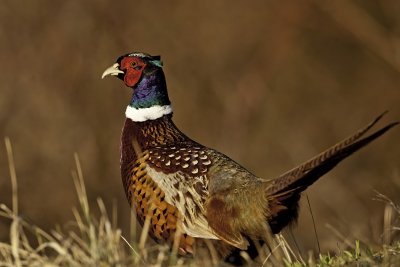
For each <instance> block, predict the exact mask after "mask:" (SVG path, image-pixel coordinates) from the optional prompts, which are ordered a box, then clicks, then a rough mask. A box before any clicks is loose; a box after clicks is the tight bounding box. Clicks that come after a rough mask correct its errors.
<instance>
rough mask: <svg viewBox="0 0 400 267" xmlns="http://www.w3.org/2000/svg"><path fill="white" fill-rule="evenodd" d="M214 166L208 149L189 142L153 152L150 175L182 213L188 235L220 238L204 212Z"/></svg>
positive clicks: (150, 155) (169, 200) (149, 164)
mask: <svg viewBox="0 0 400 267" xmlns="http://www.w3.org/2000/svg"><path fill="white" fill-rule="evenodd" d="M211 163H212V162H211V159H210V158H209V156H208V155H207V153H206V149H205V148H204V147H201V146H194V145H193V144H192V143H186V142H185V143H181V144H179V145H174V146H159V147H154V148H152V149H150V150H149V159H148V165H147V167H146V172H147V174H148V175H149V176H150V177H151V178H152V179H153V181H154V182H156V183H157V185H158V186H159V187H160V189H161V190H162V191H163V192H164V194H165V200H166V202H168V203H169V204H170V205H172V206H175V207H176V208H177V209H178V210H179V212H180V214H181V216H182V218H181V219H182V226H183V230H184V232H185V233H187V234H188V235H190V236H193V237H199V238H207V239H219V238H218V237H217V236H216V235H215V234H214V233H213V231H212V229H211V228H210V227H209V225H208V223H207V220H206V217H205V209H204V203H205V201H206V199H207V198H208V181H209V179H208V177H207V172H208V169H209V166H210V165H211Z"/></svg>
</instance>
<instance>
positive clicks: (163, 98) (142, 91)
mask: <svg viewBox="0 0 400 267" xmlns="http://www.w3.org/2000/svg"><path fill="white" fill-rule="evenodd" d="M170 103H171V102H170V101H169V98H168V92H167V84H166V82H165V77H164V73H163V71H162V69H157V70H155V71H153V72H151V73H144V74H143V77H142V79H141V81H140V82H139V83H138V84H137V85H136V86H135V88H133V95H132V99H131V102H130V104H129V106H131V107H133V108H136V109H142V108H150V107H153V106H165V105H169V104H170Z"/></svg>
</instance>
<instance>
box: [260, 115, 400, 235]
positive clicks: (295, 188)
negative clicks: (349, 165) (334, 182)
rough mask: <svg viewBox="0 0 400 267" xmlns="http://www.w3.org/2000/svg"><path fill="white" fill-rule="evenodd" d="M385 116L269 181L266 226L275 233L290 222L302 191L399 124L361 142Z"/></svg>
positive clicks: (294, 214)
mask: <svg viewBox="0 0 400 267" xmlns="http://www.w3.org/2000/svg"><path fill="white" fill-rule="evenodd" d="M385 113H386V112H385ZM385 113H383V114H381V115H380V116H378V117H377V118H376V119H375V120H373V121H372V122H371V123H370V124H368V125H367V126H366V127H364V128H362V129H361V130H359V131H358V132H357V133H355V134H353V135H352V136H350V137H348V138H347V139H345V140H343V141H342V142H339V143H338V144H336V145H334V146H332V147H330V148H329V149H327V150H325V151H324V152H322V153H320V154H319V155H317V156H315V157H314V158H312V159H310V160H308V161H306V162H305V163H303V164H301V165H299V166H297V167H295V168H294V169H292V170H290V171H288V172H286V173H284V174H282V175H280V176H279V177H278V178H276V179H274V180H272V182H271V185H270V186H269V187H268V188H267V190H266V195H267V198H268V200H269V202H268V203H269V209H270V211H271V217H270V218H269V223H270V226H271V229H272V231H273V232H274V233H277V232H279V231H280V230H281V229H282V228H283V227H285V226H286V225H287V224H288V223H290V222H291V221H292V220H293V219H296V218H297V205H298V204H297V203H298V200H299V198H300V193H301V192H302V191H304V190H305V189H306V188H307V187H308V186H310V185H311V184H312V183H314V182H315V181H316V180H317V179H318V178H320V177H321V176H322V175H324V174H325V173H327V172H328V171H330V170H331V169H332V168H334V167H335V166H336V165H337V164H338V163H339V162H341V161H342V160H343V159H345V158H347V157H348V156H350V155H351V154H352V153H354V152H355V151H357V150H359V149H360V148H362V147H364V146H366V145H367V144H369V143H370V142H372V141H373V140H375V139H376V138H378V137H379V136H381V135H382V134H384V133H385V132H386V131H388V130H389V129H390V128H392V127H393V126H395V125H397V124H398V122H394V123H390V124H388V125H387V126H385V127H383V128H381V129H379V130H378V131H376V132H374V133H372V134H371V135H369V136H367V137H364V138H362V139H360V138H361V137H363V136H364V135H365V133H367V132H368V130H370V129H371V128H372V127H373V126H374V125H375V124H376V123H377V122H378V121H379V120H380V119H381V118H382V116H383V115H384V114H385Z"/></svg>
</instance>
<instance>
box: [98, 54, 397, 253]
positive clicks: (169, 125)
mask: <svg viewBox="0 0 400 267" xmlns="http://www.w3.org/2000/svg"><path fill="white" fill-rule="evenodd" d="M105 75H117V76H118V77H119V78H120V79H122V80H124V82H125V84H126V85H127V86H129V87H131V88H132V89H133V96H132V100H131V103H130V104H129V105H130V106H131V107H134V108H137V109H141V111H143V112H145V113H146V114H147V115H146V116H143V114H142V113H140V116H139V115H138V114H139V112H136V111H135V110H133V111H132V113H130V117H129V118H127V119H126V121H125V125H124V129H123V133H122V138H121V176H122V180H123V184H124V188H125V193H126V196H127V198H128V201H129V203H130V204H131V205H132V206H133V207H134V208H135V210H136V213H137V216H138V219H139V221H140V222H141V223H142V224H143V223H144V221H145V220H146V218H149V220H150V229H149V233H150V235H151V236H152V237H153V238H154V239H155V240H156V241H159V242H167V243H169V244H172V242H173V240H174V235H175V233H176V230H177V228H178V227H179V228H181V229H182V233H183V235H182V236H181V237H180V244H179V252H180V253H181V254H186V253H196V245H197V244H201V243H202V242H203V241H204V240H211V241H212V243H213V244H214V245H216V246H217V247H218V252H219V253H220V256H221V257H226V256H227V255H228V254H229V253H230V252H231V251H233V250H247V249H249V246H250V247H251V246H253V245H254V242H258V241H265V242H268V236H267V234H266V233H267V232H272V233H279V232H280V231H281V230H282V229H283V228H284V227H286V226H287V225H289V224H290V223H291V222H294V221H295V220H296V219H297V216H298V200H299V199H300V196H301V192H302V191H304V190H305V189H306V188H307V187H308V186H310V185H311V184H312V183H314V182H315V181H316V180H317V179H318V178H320V177H321V176H322V175H324V174H325V173H326V172H328V171H330V170H331V169H332V168H334V167H335V166H336V165H337V164H338V163H339V162H340V161H342V160H343V159H345V158H346V157H348V156H349V155H351V154H352V153H354V152H355V151H357V150H359V149H360V148H362V147H363V146H365V145H367V144H368V143H370V142H371V141H373V140H374V139H376V138H378V137H379V136H381V135H382V134H384V133H385V132H386V131H388V130H389V129H390V128H392V127H393V126H394V125H396V124H397V123H391V124H388V125H387V126H385V127H383V128H381V129H380V130H378V131H376V132H374V133H372V134H370V135H369V136H365V135H366V133H367V131H369V130H370V128H371V127H372V126H374V125H375V124H376V123H377V121H378V120H379V119H380V118H381V117H382V115H381V116H379V117H378V118H376V119H375V120H374V121H373V122H371V123H370V124H369V125H367V126H366V127H365V128H363V129H361V130H359V131H358V132H357V133H355V134H354V135H352V136H350V137H349V138H347V139H345V140H344V141H342V142H340V143H338V144H336V145H334V146H332V147H330V148H329V149H327V150H325V151H324V152H322V153H321V154H319V155H317V156H316V157H314V158H312V159H311V160H309V161H306V162H305V163H303V164H301V165H299V166H298V167H296V168H294V169H292V170H290V171H288V172H286V173H284V174H282V175H280V176H278V177H277V178H276V179H262V178H259V177H257V176H255V175H253V174H252V173H250V172H249V171H248V170H246V169H245V168H244V167H242V166H241V165H239V164H238V163H236V162H235V161H233V160H232V159H230V158H229V157H227V156H226V155H224V154H222V153H220V152H218V151H216V150H213V149H210V148H207V147H205V146H203V145H200V144H199V143H197V142H195V141H193V140H191V139H190V138H188V137H187V136H186V135H184V134H183V133H182V132H181V131H180V130H179V129H178V128H177V127H176V126H175V124H174V123H173V122H172V113H171V112H172V109H170V108H169V106H168V105H169V104H170V101H169V99H168V94H167V89H166V82H165V78H164V74H163V72H162V69H161V61H160V60H159V57H151V56H149V55H147V54H142V53H134V54H128V55H125V56H122V57H120V58H119V59H118V60H117V63H116V64H114V65H113V66H112V67H110V68H109V69H107V70H106V71H105V73H104V74H103V76H105ZM161 106H162V107H166V108H165V109H164V108H160V107H161ZM146 118H149V119H148V120H145V119H146Z"/></svg>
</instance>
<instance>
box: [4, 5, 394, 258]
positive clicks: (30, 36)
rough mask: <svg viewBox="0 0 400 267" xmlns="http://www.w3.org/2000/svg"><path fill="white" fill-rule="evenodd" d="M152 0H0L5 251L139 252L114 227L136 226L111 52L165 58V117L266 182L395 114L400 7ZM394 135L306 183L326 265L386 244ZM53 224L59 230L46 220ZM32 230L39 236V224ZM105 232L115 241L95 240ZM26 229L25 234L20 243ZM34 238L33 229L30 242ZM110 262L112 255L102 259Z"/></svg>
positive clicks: (307, 242)
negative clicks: (75, 176) (77, 176)
mask: <svg viewBox="0 0 400 267" xmlns="http://www.w3.org/2000/svg"><path fill="white" fill-rule="evenodd" d="M158 2H159V1H114V2H112V3H110V1H107V0H98V1H96V2H95V3H94V2H93V1H73V0H72V1H62V2H60V1H52V0H35V1H29V0H20V1H14V0H4V1H2V2H1V5H0V51H1V52H0V62H1V64H0V73H1V77H0V137H1V138H2V137H4V136H10V138H11V139H12V140H13V148H14V150H15V156H16V170H17V172H18V182H19V185H20V186H19V192H18V199H19V205H18V206H19V209H18V212H16V210H15V209H14V208H9V209H7V208H5V207H12V206H13V203H12V201H11V200H12V199H13V197H14V198H15V196H16V195H15V194H13V192H12V190H10V188H11V183H10V179H8V172H7V169H8V166H9V165H8V164H9V163H8V160H7V157H6V151H5V150H4V149H3V148H1V147H0V203H4V204H5V206H2V214H3V215H5V216H6V217H7V218H10V220H6V219H2V220H0V242H2V243H1V244H2V248H3V250H2V252H3V254H2V255H3V256H2V257H4V258H5V260H15V257H14V256H11V255H12V253H18V252H19V255H20V257H21V260H26V258H24V257H25V256H28V255H31V256H32V255H38V257H39V256H40V257H43V260H44V259H45V258H46V257H50V258H51V260H52V261H53V260H55V259H56V258H58V259H63V260H68V259H71V262H72V260H78V261H79V260H82V261H83V260H89V261H91V260H95V259H96V260H97V259H103V257H104V254H103V252H104V251H112V250H115V251H119V252H116V253H114V254H115V255H114V254H113V255H112V256H113V257H114V256H115V257H119V259H123V260H122V261H125V260H127V261H132V260H134V259H137V258H135V256H132V255H133V252H132V250H131V249H130V248H129V246H127V244H126V242H124V241H122V240H121V239H120V237H119V236H120V235H119V233H118V230H117V228H119V229H120V231H121V233H122V235H123V236H130V234H129V233H131V232H132V236H135V235H138V236H140V234H141V232H140V229H138V233H136V231H131V230H130V227H131V226H130V223H131V222H132V215H131V214H130V212H129V207H128V205H127V202H126V199H125V196H124V194H123V190H122V186H121V181H120V175H119V151H118V147H119V135H120V129H121V127H122V124H123V120H124V117H123V113H124V109H125V105H126V104H127V102H128V101H129V97H130V96H129V94H130V92H129V91H128V90H126V89H125V88H123V86H122V84H121V83H119V82H117V81H115V80H113V79H109V80H105V81H102V80H100V75H101V73H102V72H103V70H104V68H106V67H108V66H109V65H110V64H111V63H112V62H113V60H114V59H115V58H116V57H117V56H119V55H120V54H122V53H125V52H128V51H133V50H138V51H144V52H149V53H152V54H161V55H162V57H163V60H164V63H165V68H164V69H165V72H166V76H167V81H168V84H169V93H170V98H171V100H172V102H173V105H174V111H175V114H174V119H175V122H176V124H177V125H178V126H179V127H180V128H181V129H182V130H183V131H184V132H185V133H187V134H188V135H189V136H190V137H192V138H194V139H195V140H197V141H199V142H201V143H203V144H205V145H207V146H210V147H213V148H216V149H217V150H219V151H222V152H224V153H226V154H227V155H229V156H231V157H232V158H233V159H235V160H236V161H238V162H240V163H241V164H242V165H244V166H245V167H247V168H248V169H249V170H251V171H253V172H254V173H255V174H257V175H258V176H260V177H264V178H273V177H276V176H277V175H279V174H280V173H282V172H283V171H285V170H288V169H290V168H292V167H293V166H295V165H297V164H298V163H300V162H302V161H303V160H306V159H307V158H309V157H311V156H313V155H314V154H316V153H318V152H320V151H321V150H323V149H324V148H326V147H328V146H329V145H332V144H334V143H335V142H336V141H338V140H341V139H343V137H345V136H347V135H348V134H350V133H351V132H352V131H354V130H356V129H357V128H358V127H360V126H362V125H364V124H365V123H366V122H368V121H369V120H370V119H371V118H373V117H374V116H376V115H377V114H379V113H381V112H382V111H384V110H389V111H390V113H389V117H390V118H389V120H396V119H398V118H399V117H400V105H399V100H400V75H399V73H400V56H399V55H400V53H399V51H400V16H399V14H400V1H374V0H365V1H359V0H337V1H319V0H302V1H264V0H255V1H251V4H250V3H248V2H247V1H229V0H222V1H197V2H193V1H179V2H174V3H172V2H169V1H162V2H160V3H158ZM398 140H399V130H398V129H396V130H393V131H392V132H390V133H388V134H387V135H386V136H384V137H383V138H382V139H381V140H378V141H377V142H375V143H374V144H372V145H370V146H369V147H367V148H366V149H363V150H362V151H361V152H360V153H357V155H354V156H352V157H351V158H350V159H348V160H346V162H344V163H343V164H341V165H340V166H338V168H336V169H335V170H334V171H333V172H331V173H330V174H328V175H327V176H326V177H324V178H322V179H321V180H320V181H318V183H317V184H315V185H314V186H312V187H311V188H310V189H309V190H308V191H307V195H308V197H309V200H310V205H311V208H312V209H311V210H312V211H313V214H314V218H315V221H316V227H315V228H316V231H317V234H318V240H319V245H320V248H321V251H322V252H323V254H324V253H325V252H327V251H330V252H331V255H339V258H335V257H328V256H326V257H324V258H323V260H324V261H335V260H338V261H340V260H343V258H345V257H348V258H349V259H354V258H357V257H358V256H357V255H358V254H357V253H356V250H357V246H356V243H355V240H360V242H359V244H360V245H359V249H360V250H361V251H364V250H368V248H370V250H371V251H373V252H374V253H378V252H380V253H381V254H380V255H379V254H374V253H372V254H373V255H375V256H374V257H375V258H374V257H372V258H373V259H374V260H376V259H379V258H380V257H381V256H382V259H383V260H385V259H387V257H384V256H385V255H389V254H391V251H392V250H393V251H396V244H395V243H393V242H394V240H398V236H397V235H398V234H397V235H396V233H398V231H397V230H396V229H393V226H395V225H397V226H398V224H394V223H395V222H396V220H398V213H397V212H396V209H395V208H392V209H391V210H392V211H391V212H390V211H389V210H390V209H389V208H384V206H385V205H386V204H382V202H379V201H375V200H373V198H374V196H375V195H376V193H375V190H376V191H378V192H382V193H383V194H385V195H387V196H388V198H389V199H391V200H392V201H393V202H394V203H400V194H399V192H400V170H399V167H400V162H399V159H400V145H399V143H398ZM75 152H77V153H78V154H79V156H80V159H81V162H82V168H83V172H84V173H85V183H86V185H87V188H88V190H87V192H86V195H85V197H82V196H81V197H80V198H76V193H75V189H74V183H73V182H72V179H71V174H70V170H71V169H75V167H74V163H73V160H72V159H71V158H72V156H71V155H73V154H74V153H75ZM99 197H100V198H101V199H103V202H104V205H103V204H100V206H99V203H103V202H102V201H100V202H99V201H98V198H99ZM82 199H87V204H85V209H86V210H85V209H82V210H81V213H80V216H78V214H79V213H78V212H77V211H75V212H72V207H74V206H81V204H82ZM385 203H387V202H385ZM98 206H99V208H97V207H98ZM103 206H104V208H103ZM301 206H302V209H301V214H300V220H299V223H298V226H297V227H295V228H294V229H293V231H292V232H286V233H284V236H285V237H286V239H287V240H288V242H289V247H292V248H295V249H293V251H295V253H296V255H297V254H298V253H300V254H301V255H302V258H303V259H304V261H305V262H307V261H308V258H309V256H308V251H313V255H318V245H317V242H316V237H315V234H314V227H313V223H312V219H311V216H310V209H309V208H308V204H307V199H306V198H303V200H302V203H301ZM387 206H388V207H389V206H390V205H387ZM88 207H92V209H91V210H92V213H90V212H89V210H88V209H87V208H88ZM100 207H101V208H100ZM105 209H107V210H112V211H113V214H114V213H115V214H116V213H117V211H118V217H119V223H118V227H117V224H116V222H115V220H114V219H111V223H106V222H107V220H106V216H105ZM89 213H90V214H91V215H90V216H89ZM382 213H383V214H384V216H382ZM114 217H115V216H114V215H113V216H111V218H114ZM77 218H78V221H76V222H75V223H73V224H72V225H71V224H70V223H67V224H66V222H71V221H74V220H77ZM79 218H81V219H80V221H79ZM388 222H391V224H390V225H389V226H390V227H389V228H388V225H387V224H388ZM10 223H11V224H10ZM57 223H59V224H61V225H63V226H62V227H56V228H55V229H56V230H54V231H51V230H48V229H53V228H54V227H55V224H57ZM64 224H66V225H67V226H68V227H66V228H65V227H64ZM10 225H11V226H12V227H11V228H10ZM33 225H40V226H41V227H43V229H45V231H39V230H38V231H39V233H40V234H37V233H36V232H35V231H36V230H37V228H35V227H34V226H33ZM107 225H109V226H107ZM66 229H68V230H66ZM70 229H72V230H73V231H72V230H70ZM87 229H89V230H90V229H92V230H90V231H92V232H88V231H87ZM111 229H113V230H112V231H111ZM387 229H393V230H394V231H392V232H388V230H387ZM10 230H11V233H14V235H11V236H10ZM71 231H72V232H71ZM93 231H94V233H93ZM24 233H26V235H25V234H24ZM46 233H47V234H46ZM389 233H390V234H389ZM101 235H107V238H105V239H106V240H111V239H112V240H114V241H112V242H114V243H108V242H106V243H104V244H100V243H98V242H102V241H101V240H103V239H102V238H99V237H100V236H101ZM292 235H293V236H294V237H295V239H296V240H297V246H296V244H295V242H294V241H293V238H292ZM25 236H27V238H28V239H27V240H30V241H31V242H33V243H30V245H29V246H28V243H26V242H27V241H26V239H25ZM35 236H39V237H40V238H39V239H38V240H36V241H32V238H33V237H35ZM11 237H12V238H13V239H12V238H11ZM17 237H19V239H18V238H17ZM389 237H390V238H389ZM96 238H97V239H96ZM113 238H114V239H113ZM11 239H12V240H14V241H16V240H20V242H17V243H15V242H14V243H13V242H12V240H11ZM138 239H139V240H140V238H138ZM99 240H100V241H99ZM128 240H132V239H131V238H128ZM25 241H26V242H25ZM92 241H93V242H94V243H91V242H92ZM97 241H98V242H97ZM52 242H53V243H52ZM62 242H67V243H64V244H62ZM96 242H97V243H96ZM131 243H133V242H131ZM7 244H8V245H7ZM10 244H12V245H13V246H11V247H10ZM55 244H58V245H59V246H58V247H57V245H55ZM106 244H108V245H109V246H108V245H106ZM16 245H17V246H16ZM96 246H97V247H98V248H100V247H102V248H103V247H104V250H102V252H100V250H99V251H97V250H96V249H94V248H95V247H96ZM397 246H398V245H397ZM18 248H20V250H18ZM67 248H70V249H67ZM78 248H79V249H78ZM12 249H13V250H14V252H13V251H12ZM57 249H61V250H59V251H58V250H57ZM152 249H153V248H152ZM152 249H150V251H153V250H154V249H153V250H152ZM346 249H349V251H351V253H350V254H351V255H348V253H345V252H344V251H345V250H346ZM155 250H156V251H158V249H157V248H155ZM6 251H8V252H6ZM24 251H34V252H35V253H25V254H24ZM79 251H80V252H79ZM135 251H138V253H139V254H140V251H139V250H138V248H136V249H135ZM160 251H162V253H161V254H158V252H155V254H156V255H157V257H158V255H160V257H161V258H162V257H165V258H164V259H163V260H164V261H167V258H168V257H167V251H166V250H160ZM397 251H398V249H397ZM61 252H63V253H61ZM64 252H65V253H64ZM92 252H93V253H98V254H93V255H97V256H95V257H92V256H93V255H91V253H92ZM10 253H11V254H10ZM74 253H75V254H74ZM80 253H83V254H82V255H81V254H80ZM117 255H118V256H117ZM151 255H154V254H151ZM163 255H164V256H163ZM346 255H347V256H346ZM110 256H111V255H108V257H110ZM364 256H367V254H366V253H362V257H364ZM96 257H97V258H96ZM157 257H155V259H153V260H155V262H153V263H156V262H157ZM295 258H297V259H300V257H299V256H296V257H295ZM311 258H318V257H317V256H311ZM108 260H110V261H108ZM111 260H116V261H117V258H115V259H110V258H107V260H106V262H107V261H108V262H111ZM121 263H122V262H121Z"/></svg>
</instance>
